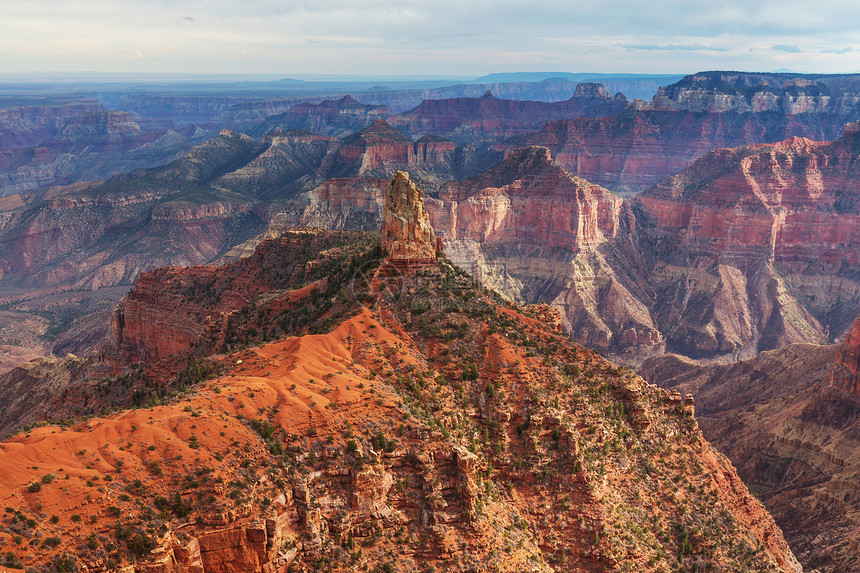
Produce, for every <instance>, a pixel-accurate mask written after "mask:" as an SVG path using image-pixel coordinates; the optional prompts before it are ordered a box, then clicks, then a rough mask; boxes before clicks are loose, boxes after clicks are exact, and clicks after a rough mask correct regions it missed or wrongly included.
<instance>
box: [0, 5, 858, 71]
mask: <svg viewBox="0 0 860 573" xmlns="http://www.w3.org/2000/svg"><path fill="white" fill-rule="evenodd" d="M705 69H741V70H755V71H771V70H777V69H790V70H794V71H806V72H823V73H831V72H858V71H860V3H857V2H842V1H828V0H825V1H819V2H809V1H808V0H804V1H794V0H784V1H780V2H776V1H774V2H770V1H768V2H754V1H753V2H750V1H738V0H724V1H721V2H679V1H673V0H651V1H650V2H639V1H632V0H609V1H605V2H600V3H598V2H593V1H589V2H588V3H587V5H586V3H584V2H575V3H574V2H562V1H559V0H555V1H545V0H529V1H528V2H525V1H519V2H507V1H493V2H490V1H485V0H424V1H422V2H403V1H401V2H391V1H382V0H365V1H334V0H330V1H324V0H316V1H315V0H304V1H302V2H294V1H290V0H244V1H241V2H240V1H234V0H231V1H227V0H207V1H204V0H170V1H167V0H110V1H109V0H75V1H73V2H70V1H68V0H63V1H55V0H28V1H17V0H0V72H41V71H55V72H56V71H102V72H135V73H215V74H223V73H271V74H279V75H283V76H289V75H290V74H314V73H323V74H364V75H398V74H410V75H457V76H478V75H483V74H486V73H490V72H498V71H545V70H553V71H573V72H637V73H689V72H693V71H697V70H705Z"/></svg>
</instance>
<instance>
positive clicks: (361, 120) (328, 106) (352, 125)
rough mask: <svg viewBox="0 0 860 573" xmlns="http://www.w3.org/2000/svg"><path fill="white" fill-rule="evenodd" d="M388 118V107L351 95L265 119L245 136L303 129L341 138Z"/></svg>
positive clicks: (304, 106) (295, 107)
mask: <svg viewBox="0 0 860 573" xmlns="http://www.w3.org/2000/svg"><path fill="white" fill-rule="evenodd" d="M387 117H388V107H386V106H382V105H365V104H363V103H361V102H359V101H356V100H355V99H354V98H353V97H351V96H344V97H342V98H340V99H337V100H325V101H321V102H320V103H310V102H303V103H300V104H297V105H294V106H293V107H291V108H290V109H289V110H288V111H286V112H284V113H281V114H277V115H273V116H271V117H267V118H266V119H265V120H264V121H263V122H262V123H260V124H259V125H257V126H256V127H254V129H252V130H250V131H249V132H248V133H249V135H252V136H261V135H265V134H267V133H269V132H271V131H272V130H275V129H280V130H282V131H290V130H294V129H304V130H307V131H310V132H313V133H320V134H324V135H332V136H335V137H343V136H346V135H349V134H351V133H354V132H356V131H359V130H361V129H364V128H366V127H368V126H370V125H371V124H372V123H373V122H374V121H376V120H377V119H386V118H387Z"/></svg>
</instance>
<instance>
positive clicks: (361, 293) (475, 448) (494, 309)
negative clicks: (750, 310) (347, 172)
mask: <svg viewBox="0 0 860 573" xmlns="http://www.w3.org/2000/svg"><path fill="white" fill-rule="evenodd" d="M405 184H406V181H405V178H404V177H400V178H398V179H395V182H394V185H405ZM407 187H408V186H407ZM412 197H413V198H414V199H413V200H420V195H418V194H417V193H415V194H414V195H412ZM410 207H411V208H415V209H416V211H415V212H416V213H417V212H420V210H419V209H417V206H414V205H413V206H410ZM418 223H419V222H418V221H416V222H413V225H418ZM407 228H408V226H407ZM428 229H429V227H428ZM431 236H432V235H431ZM349 237H353V239H354V240H353V242H352V243H350V242H348V241H345V239H346V238H349ZM395 238H396V239H400V240H404V239H406V237H395ZM375 241H376V239H375V238H374V237H373V236H372V235H366V234H365V235H362V234H352V235H350V234H344V233H331V232H315V233H304V232H294V233H288V234H287V236H285V237H282V238H280V239H275V240H270V241H265V242H263V243H262V244H261V245H260V246H259V247H258V249H257V251H256V252H255V253H254V254H253V255H252V256H251V257H249V258H248V259H243V260H242V261H239V262H237V263H233V264H231V265H227V266H225V267H221V268H220V269H218V270H212V269H209V268H205V267H204V268H188V269H169V270H167V271H160V272H162V273H164V274H167V275H170V274H173V275H174V277H175V279H171V277H170V276H164V280H162V281H149V282H145V281H141V282H140V283H139V284H138V285H136V286H135V289H134V290H133V294H134V292H135V291H138V292H137V294H136V295H135V296H136V300H138V301H144V300H158V301H161V303H162V304H163V305H164V306H163V307H162V310H160V311H157V312H158V314H159V315H160V316H158V317H156V316H150V317H149V318H147V319H146V320H156V321H157V324H159V327H158V328H157V329H155V330H153V331H151V332H150V333H149V338H147V339H146V340H145V342H142V344H144V345H150V344H153V345H155V346H158V341H157V340H156V338H157V337H158V336H159V335H163V336H165V337H168V338H169V337H171V336H172V334H171V332H172V331H173V329H174V328H175V329H178V330H179V331H184V332H185V335H184V338H183V339H182V340H181V341H180V340H179V339H175V338H174V339H172V341H171V343H170V344H169V345H162V346H160V348H162V349H168V350H166V351H170V352H173V354H171V355H168V356H165V357H164V358H162V359H161V360H158V361H157V362H155V363H150V364H145V363H142V362H138V363H135V362H134V361H133V360H134V359H133V357H131V355H124V354H123V353H121V352H120V353H116V352H115V351H116V349H114V351H113V354H111V352H110V351H109V350H110V349H107V350H106V356H105V360H113V361H114V362H113V364H114V366H119V367H122V369H123V374H122V375H121V376H114V377H102V378H96V379H83V380H79V381H77V383H76V385H75V386H72V387H70V390H71V392H69V393H67V394H66V396H65V398H67V400H64V401H63V402H69V401H75V398H76V397H77V401H78V405H79V407H81V408H82V409H83V410H84V411H86V410H87V408H89V409H90V410H91V411H92V410H98V411H100V410H101V409H102V408H104V407H106V406H108V405H109V403H110V401H109V397H112V396H113V397H116V399H117V402H119V401H122V400H123V399H126V400H128V399H129V394H135V395H137V396H142V397H143V398H146V401H145V407H140V408H136V409H126V410H121V411H115V412H112V413H107V414H101V415H99V416H97V417H91V418H87V419H83V420H78V421H74V422H70V423H65V424H63V425H52V424H44V425H37V426H35V427H31V428H30V429H29V430H27V431H25V432H22V433H20V434H17V435H15V436H13V437H11V438H9V439H7V440H6V441H5V442H3V443H2V444H0V453H2V459H3V465H4V471H3V472H2V474H0V502H2V504H3V505H4V506H6V507H8V508H9V509H7V510H6V513H5V514H4V515H3V530H2V531H0V544H3V548H4V550H5V551H6V554H5V555H4V556H3V557H2V558H3V559H4V565H5V566H6V567H13V566H14V567H21V566H26V567H31V568H34V569H36V570H46V571H68V570H71V568H72V567H73V566H75V567H77V568H78V570H79V571H86V572H97V571H98V572H101V571H108V570H114V569H121V570H123V571H125V572H131V571H136V572H144V571H145V572H151V573H155V572H158V573H162V572H164V573H168V572H195V573H201V572H202V573H213V572H218V573H220V572H224V573H227V572H231V573H244V572H248V573H251V572H256V571H264V572H267V573H268V572H273V571H278V572H281V571H310V570H331V571H354V570H381V571H407V570H418V571H432V570H442V571H450V570H460V569H463V570H493V571H524V570H527V571H547V572H549V571H582V572H595V573H596V572H597V571H655V572H656V571H667V570H675V569H679V568H681V569H691V568H698V569H706V570H707V569H708V568H711V569H715V568H717V569H719V568H722V569H725V570H732V571H740V570H750V571H791V572H799V571H800V570H801V568H800V566H799V564H798V563H797V561H796V559H795V558H794V556H793V554H792V553H791V551H790V549H789V548H788V546H787V544H786V543H785V541H784V540H783V537H782V533H781V532H780V530H779V528H778V527H777V526H776V525H775V523H774V522H773V520H772V518H771V517H770V516H769V515H768V513H767V512H766V511H765V510H764V508H763V507H762V505H761V504H760V503H759V502H758V501H757V500H756V499H755V498H754V497H753V496H752V495H751V494H750V493H749V492H748V491H747V489H746V487H745V486H744V484H743V482H741V480H740V479H739V478H738V476H737V474H736V473H735V471H734V468H733V467H732V465H731V463H729V462H728V461H727V460H726V459H725V458H724V457H723V456H722V455H720V454H719V453H717V452H716V451H715V450H714V449H713V448H712V447H711V446H710V445H709V444H708V442H706V441H705V440H704V439H703V437H702V434H701V432H700V431H699V429H698V426H697V424H696V421H695V419H694V418H693V416H692V412H691V407H690V405H689V403H685V402H684V401H683V400H682V399H681V398H680V396H676V395H673V394H670V393H668V392H667V391H665V390H660V389H658V388H656V387H654V386H653V385H649V384H647V383H646V382H644V381H643V380H642V379H641V378H639V377H638V376H636V375H635V374H633V372H632V371H630V370H629V369H623V368H618V367H616V366H614V365H612V364H611V363H609V362H608V361H606V360H605V359H603V358H601V357H600V356H598V355H597V354H596V353H594V352H592V351H590V350H587V349H585V348H582V347H580V346H577V345H576V344H574V343H573V342H571V340H570V339H569V338H568V337H567V336H565V335H562V334H561V333H559V332H558V331H557V330H556V328H553V327H548V325H547V324H545V323H546V322H549V323H550V324H557V323H558V317H555V318H552V319H551V317H549V315H551V314H552V310H551V309H548V308H547V307H545V306H544V307H541V308H538V309H535V312H534V314H532V309H530V308H529V307H519V306H516V305H513V304H511V303H505V302H504V301H503V300H502V299H501V297H499V296H498V295H496V294H494V293H493V292H491V291H489V290H486V289H484V288H482V287H479V286H477V285H476V284H475V283H474V282H473V280H472V279H471V278H470V277H469V276H468V275H466V274H465V273H463V272H462V271H460V270H459V269H457V268H456V267H454V266H453V265H451V264H450V263H449V262H448V261H447V260H445V259H444V258H441V259H440V260H439V261H438V262H437V263H435V264H432V265H430V264H427V265H422V266H421V267H419V268H415V269H412V270H408V269H407V270H404V271H403V272H401V273H399V274H397V275H396V276H394V277H392V276H391V275H390V274H386V273H382V272H378V271H377V270H375V269H378V270H382V267H378V266H374V265H378V262H379V258H380V255H381V249H380V248H379V247H378V246H376V247H372V246H371V248H370V249H368V245H373V243H374V242H375ZM422 244H424V243H422ZM377 245H378V243H377ZM274 261H282V262H283V267H278V266H277V265H273V264H272V263H273V262H274ZM233 267H236V268H233ZM213 272H214V274H215V275H216V276H212V274H213ZM222 272H223V273H225V274H227V275H230V274H231V273H232V276H235V275H236V274H239V273H242V274H244V275H246V276H248V277H251V278H252V280H253V277H255V276H258V277H259V279H258V280H256V281H255V284H259V285H260V287H261V292H256V293H253V294H252V295H242V294H241V291H242V290H243V289H244V288H246V285H243V284H241V283H240V282H238V281H234V280H232V279H230V280H221V279H220V277H219V276H217V275H218V274H220V273H222ZM195 275H199V276H195ZM195 279H196V280H195ZM278 281H280V282H278ZM234 283H235V285H234ZM303 283H305V284H304V285H303V286H302V287H301V288H284V287H285V286H287V285H290V284H293V285H296V286H298V285H301V284H303ZM277 285H280V288H275V287H276V286H277ZM267 288H268V289H269V290H266V289H267ZM143 289H147V290H148V291H150V292H149V294H148V295H146V296H143V295H142V293H141V292H140V291H141V290H143ZM243 297H244V302H243V300H242V299H243ZM227 299H233V300H234V301H236V300H238V302H235V303H233V304H237V305H239V306H238V307H237V308H235V309H233V310H225V311H222V312H223V314H215V315H208V314H207V317H209V318H207V319H206V320H204V321H202V324H200V325H199V326H198V336H197V338H196V339H195V338H194V336H193V335H189V331H188V329H189V325H188V320H187V317H186V316H181V315H185V314H190V315H194V316H202V315H203V314H204V313H208V312H211V310H212V309H214V308H225V309H227V308H230V306H231V303H226V302H225V300H227ZM171 301H172V302H173V303H174V305H175V306H173V308H171V305H170V304H168V303H170V302H171ZM195 305H196V307H197V310H196V312H195V311H194V306H195ZM180 308H181V309H182V310H181V311H180V312H177V310H176V309H180ZM124 316H125V320H124V322H123V323H121V324H118V325H117V328H118V331H119V332H118V333H117V335H116V336H115V338H114V340H113V342H112V344H114V345H119V346H120V347H122V346H123V344H124V343H125V341H128V340H129V339H130V338H129V337H128V336H126V335H125V334H124V333H125V332H126V331H127V330H131V329H134V328H136V329H137V331H138V332H140V331H142V330H144V329H143V328H142V326H141V325H133V324H132V322H133V320H134V319H133V316H134V315H132V314H129V313H126V314H125V315H124ZM139 316H145V314H141V315H139ZM109 346H110V345H109ZM133 346H137V345H133ZM183 346H186V348H185V349H184V350H183V349H182V347H183ZM237 347H239V348H238V349H237ZM108 355H111V356H112V358H111V357H110V356H108ZM137 355H138V356H140V355H146V351H141V352H138V354H137ZM129 360H131V362H130V361H129ZM183 365H184V366H183ZM96 366H98V365H96ZM177 373H178V374H177ZM209 374H211V375H209ZM171 390H173V391H177V390H182V391H181V392H180V393H179V394H177V395H175V396H173V397H172V398H169V399H166V397H168V396H169V395H170V394H169V392H170V391H171ZM63 405H64V404H60V403H58V404H57V407H58V408H62V406H63ZM54 516H56V517H54Z"/></svg>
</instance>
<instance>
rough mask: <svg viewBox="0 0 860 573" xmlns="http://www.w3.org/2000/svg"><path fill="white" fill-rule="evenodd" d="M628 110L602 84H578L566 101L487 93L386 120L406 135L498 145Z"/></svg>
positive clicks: (621, 99) (434, 102)
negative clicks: (565, 122)
mask: <svg viewBox="0 0 860 573" xmlns="http://www.w3.org/2000/svg"><path fill="white" fill-rule="evenodd" d="M626 107H627V99H626V98H624V96H620V97H616V98H612V97H611V96H610V95H609V94H608V93H607V92H606V90H605V89H604V88H603V86H601V85H600V84H579V85H577V86H576V93H575V94H574V95H573V97H571V98H570V99H568V100H565V101H557V102H552V103H546V102H542V101H518V100H511V99H500V98H497V97H494V96H493V94H492V93H491V92H489V91H488V92H486V93H485V94H484V95H483V96H481V97H479V98H452V99H434V100H426V101H424V102H422V103H421V105H419V106H418V107H416V108H415V109H412V110H410V111H407V112H404V113H402V114H399V115H394V116H391V117H390V119H389V121H391V123H392V125H394V126H396V127H398V128H401V129H404V130H406V131H407V133H429V134H436V135H443V136H445V137H449V138H452V139H454V140H455V141H458V142H475V141H500V140H502V139H506V138H509V137H512V136H514V135H519V134H521V133H525V132H528V131H532V130H535V129H537V128H539V127H540V125H541V124H542V123H544V122H545V121H550V120H556V119H563V118H571V117H603V116H610V115H616V114H618V113H620V112H622V111H623V110H624V109H625V108H626Z"/></svg>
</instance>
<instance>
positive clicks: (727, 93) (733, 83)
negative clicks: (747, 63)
mask: <svg viewBox="0 0 860 573" xmlns="http://www.w3.org/2000/svg"><path fill="white" fill-rule="evenodd" d="M648 107H649V109H654V110H670V111H695V112H700V111H706V112H709V113H724V112H738V113H767V112H774V113H780V114H785V115H789V116H791V115H801V114H814V115H819V116H830V118H831V120H830V121H831V123H833V124H834V125H835V126H837V127H838V125H839V124H840V121H841V122H844V121H846V120H847V119H849V118H852V117H854V116H855V115H856V113H857V111H858V109H860V81H858V77H857V76H827V75H821V74H818V75H806V76H804V75H797V74H791V73H772V74H768V73H745V72H700V73H697V74H693V75H689V76H685V77H684V78H683V79H681V80H680V81H678V82H676V83H674V84H672V85H669V86H664V87H660V88H659V89H658V90H657V93H656V94H655V95H654V98H653V99H652V101H651V104H650V106H648ZM831 128H832V126H831ZM832 136H833V134H831V137H832Z"/></svg>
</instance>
